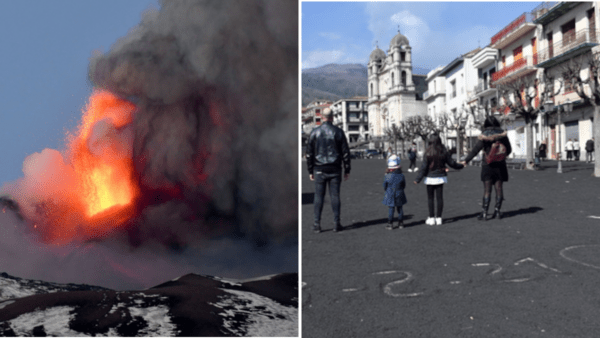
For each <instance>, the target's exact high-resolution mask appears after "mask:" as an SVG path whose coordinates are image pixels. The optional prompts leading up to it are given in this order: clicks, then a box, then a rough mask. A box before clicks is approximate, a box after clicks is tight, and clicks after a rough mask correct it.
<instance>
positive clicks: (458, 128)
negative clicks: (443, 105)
mask: <svg viewBox="0 0 600 338" xmlns="http://www.w3.org/2000/svg"><path fill="white" fill-rule="evenodd" d="M445 116H446V118H445V119H444V120H445V125H446V127H447V128H448V130H453V131H455V133H456V159H457V161H460V154H461V150H462V147H463V144H462V143H463V142H462V140H463V139H464V138H465V136H466V134H467V128H466V127H467V122H468V120H469V110H468V109H467V108H466V107H465V106H464V105H463V106H462V107H461V108H460V109H456V110H452V111H450V112H448V113H447V114H445Z"/></svg>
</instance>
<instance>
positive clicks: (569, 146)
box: [565, 139, 573, 161]
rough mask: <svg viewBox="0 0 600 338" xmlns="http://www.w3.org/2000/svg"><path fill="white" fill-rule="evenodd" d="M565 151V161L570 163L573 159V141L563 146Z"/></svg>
mask: <svg viewBox="0 0 600 338" xmlns="http://www.w3.org/2000/svg"><path fill="white" fill-rule="evenodd" d="M565 150H566V151H567V161H571V160H572V159H573V141H572V140H571V139H569V140H568V141H567V143H566V144H565Z"/></svg>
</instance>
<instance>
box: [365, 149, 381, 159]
mask: <svg viewBox="0 0 600 338" xmlns="http://www.w3.org/2000/svg"><path fill="white" fill-rule="evenodd" d="M379 155H381V153H380V152H379V150H377V149H369V150H367V152H366V157H367V158H376V157H379Z"/></svg>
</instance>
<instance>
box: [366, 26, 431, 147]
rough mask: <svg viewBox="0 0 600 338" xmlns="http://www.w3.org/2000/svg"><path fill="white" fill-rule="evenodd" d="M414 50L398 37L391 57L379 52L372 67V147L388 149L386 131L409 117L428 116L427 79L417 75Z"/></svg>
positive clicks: (372, 57) (374, 54)
mask: <svg viewBox="0 0 600 338" xmlns="http://www.w3.org/2000/svg"><path fill="white" fill-rule="evenodd" d="M412 69H413V67H412V49H411V47H410V45H409V42H408V39H407V38H406V37H405V36H404V35H402V34H400V33H398V34H397V35H396V36H394V37H393V38H392V40H391V42H390V47H389V50H388V53H387V55H386V53H385V52H384V51H383V50H381V49H379V48H376V49H375V50H374V51H373V52H372V53H371V55H370V56H369V63H368V86H369V88H368V101H367V110H368V121H369V135H371V139H372V140H373V144H372V145H371V146H372V147H377V148H380V147H387V146H388V145H387V144H386V143H385V141H384V139H385V131H386V130H387V129H389V128H391V127H392V126H393V125H397V126H398V125H399V124H400V122H401V121H402V120H404V119H406V118H407V117H409V116H413V115H425V114H427V103H426V102H425V101H423V93H424V92H425V91H426V90H427V88H426V83H425V78H426V76H424V75H413V72H412Z"/></svg>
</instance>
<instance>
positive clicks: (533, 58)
mask: <svg viewBox="0 0 600 338" xmlns="http://www.w3.org/2000/svg"><path fill="white" fill-rule="evenodd" d="M537 64H538V54H537V53H536V54H533V55H526V56H523V57H522V58H520V59H519V60H517V61H515V62H513V63H512V64H510V65H506V66H505V67H504V68H502V69H500V70H499V71H497V72H495V73H494V74H492V81H494V82H495V81H498V80H500V79H501V78H503V77H505V76H507V75H510V74H514V73H515V72H518V71H520V70H522V69H525V68H531V67H535V66H536V65H537Z"/></svg>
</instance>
